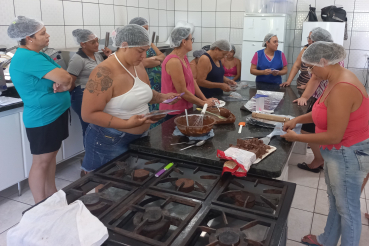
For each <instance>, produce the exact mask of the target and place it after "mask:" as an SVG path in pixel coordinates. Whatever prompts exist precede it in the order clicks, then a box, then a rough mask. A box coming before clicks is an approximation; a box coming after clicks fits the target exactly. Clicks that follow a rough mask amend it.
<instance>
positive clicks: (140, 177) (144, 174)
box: [132, 169, 150, 182]
mask: <svg viewBox="0 0 369 246" xmlns="http://www.w3.org/2000/svg"><path fill="white" fill-rule="evenodd" d="M149 175H150V172H149V171H147V170H145V169H137V170H134V171H133V175H132V176H133V180H134V181H137V182H143V181H145V180H146V179H147V178H148V177H149Z"/></svg>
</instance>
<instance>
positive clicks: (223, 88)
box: [220, 83, 231, 92]
mask: <svg viewBox="0 0 369 246" xmlns="http://www.w3.org/2000/svg"><path fill="white" fill-rule="evenodd" d="M220 86H221V87H220V89H222V90H223V91H225V92H229V91H231V87H230V86H229V85H228V84H226V83H222V84H221V85H220Z"/></svg>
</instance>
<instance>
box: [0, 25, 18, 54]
mask: <svg viewBox="0 0 369 246" xmlns="http://www.w3.org/2000/svg"><path fill="white" fill-rule="evenodd" d="M8 25H9V24H8ZM7 31H8V26H0V33H2V35H0V44H1V45H5V47H7V48H10V47H13V46H16V45H18V42H17V41H15V40H13V39H11V38H9V36H8V34H7Z"/></svg>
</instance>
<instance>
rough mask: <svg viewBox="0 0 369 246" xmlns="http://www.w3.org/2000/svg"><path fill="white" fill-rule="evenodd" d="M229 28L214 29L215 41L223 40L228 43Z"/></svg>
mask: <svg viewBox="0 0 369 246" xmlns="http://www.w3.org/2000/svg"><path fill="white" fill-rule="evenodd" d="M230 30H231V29H230V28H216V31H215V32H216V35H215V40H220V39H225V40H228V41H229V32H230Z"/></svg>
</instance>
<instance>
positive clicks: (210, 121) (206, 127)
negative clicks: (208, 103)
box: [174, 114, 216, 137]
mask: <svg viewBox="0 0 369 246" xmlns="http://www.w3.org/2000/svg"><path fill="white" fill-rule="evenodd" d="M198 117H200V114H190V115H188V125H189V126H187V123H186V115H182V116H180V117H177V118H175V119H174V123H175V124H176V125H177V127H178V130H179V131H180V132H181V133H182V134H183V135H185V136H190V137H200V136H204V135H206V134H208V133H209V132H210V131H211V129H213V125H214V124H215V122H216V121H215V119H214V118H213V117H210V116H207V115H205V116H204V120H203V125H202V126H194V123H195V121H196V120H197V119H198Z"/></svg>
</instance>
